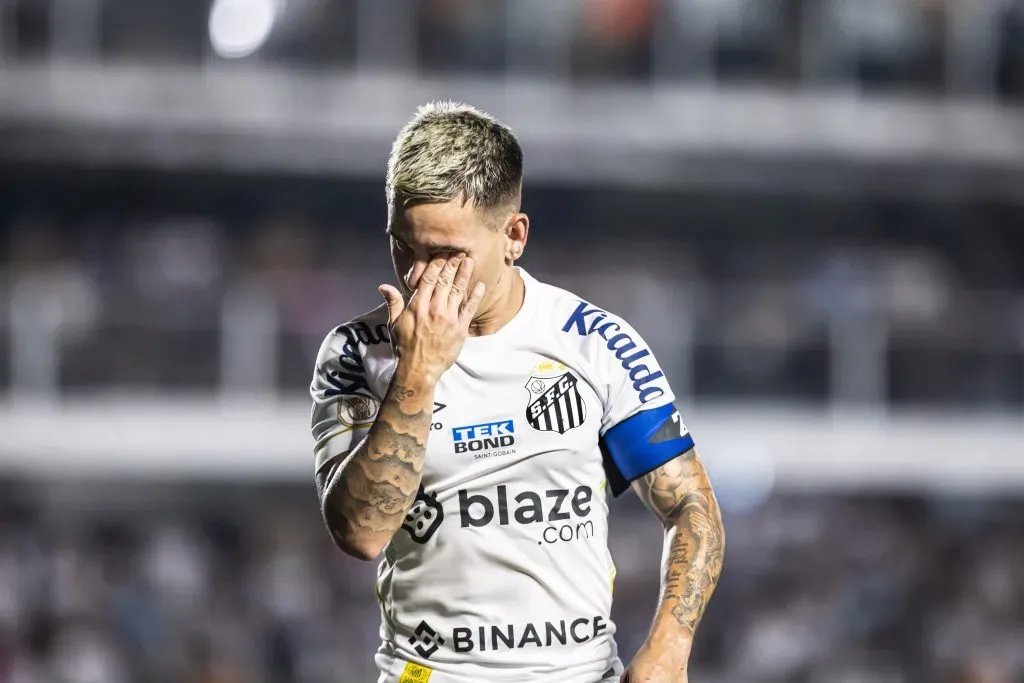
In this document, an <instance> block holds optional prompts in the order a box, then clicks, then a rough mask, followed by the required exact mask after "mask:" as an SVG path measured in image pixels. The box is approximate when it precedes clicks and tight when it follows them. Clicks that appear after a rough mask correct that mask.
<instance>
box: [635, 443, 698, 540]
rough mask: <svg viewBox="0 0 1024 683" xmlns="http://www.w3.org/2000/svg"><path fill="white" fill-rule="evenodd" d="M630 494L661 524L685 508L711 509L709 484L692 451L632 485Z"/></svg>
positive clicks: (669, 521)
mask: <svg viewBox="0 0 1024 683" xmlns="http://www.w3.org/2000/svg"><path fill="white" fill-rule="evenodd" d="M633 490H634V491H635V492H636V494H637V496H638V497H639V498H640V500H642V501H643V502H644V505H646V506H647V507H648V508H649V509H650V510H651V511H652V512H654V513H655V514H656V515H658V517H659V518H660V519H661V521H662V522H664V523H665V524H671V523H673V522H674V521H675V520H677V519H679V518H680V517H681V516H682V514H683V513H684V511H686V510H687V509H688V508H689V509H693V510H703V511H708V510H710V508H712V507H714V506H715V501H714V493H713V491H712V488H711V480H710V478H709V477H708V473H707V470H706V469H705V468H704V464H703V463H702V462H701V460H700V457H699V456H698V455H697V451H696V450H695V449H693V448H691V449H689V450H688V451H686V452H685V453H682V454H680V455H677V456H676V457H674V458H672V459H671V460H669V461H668V462H666V463H665V464H664V465H662V466H660V467H658V468H657V469H655V470H653V471H651V472H648V473H647V474H646V475H644V476H643V477H642V478H640V479H637V480H636V481H634V482H633Z"/></svg>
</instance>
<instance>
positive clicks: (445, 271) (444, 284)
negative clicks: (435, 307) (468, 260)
mask: <svg viewBox="0 0 1024 683" xmlns="http://www.w3.org/2000/svg"><path fill="white" fill-rule="evenodd" d="M464 258H465V256H464V255H463V254H456V255H455V256H452V257H450V258H449V259H448V260H447V261H445V264H444V268H442V269H441V273H440V274H439V275H438V276H437V284H436V285H434V292H433V296H432V299H433V300H434V302H435V303H439V304H447V303H448V295H449V294H450V293H451V291H452V285H453V284H455V273H456V272H458V270H459V266H460V265H462V260H463V259H464Z"/></svg>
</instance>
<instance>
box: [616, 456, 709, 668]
mask: <svg viewBox="0 0 1024 683" xmlns="http://www.w3.org/2000/svg"><path fill="white" fill-rule="evenodd" d="M634 487H635V488H636V491H637V494H638V495H639V496H640V498H641V500H643V501H644V503H645V504H646V505H647V506H648V507H649V508H650V509H651V510H653V511H654V512H655V513H657V515H658V517H659V518H660V519H661V521H662V523H663V524H664V526H665V547H664V552H663V555H662V580H661V601H660V603H659V605H658V612H657V614H656V616H655V619H654V624H653V626H652V629H651V634H650V640H651V641H652V644H653V643H657V644H659V645H661V646H663V647H660V648H659V649H660V650H665V651H667V650H672V651H676V652H679V653H680V654H681V657H682V658H683V659H684V660H685V658H687V657H689V646H690V643H691V642H692V640H693V634H694V633H695V632H696V630H697V625H698V624H699V623H700V620H701V617H703V616H704V610H706V609H707V606H708V602H709V601H710V600H711V595H712V593H714V590H715V586H717V584H718V578H719V576H720V575H721V573H722V561H723V557H724V553H725V529H724V527H723V525H722V514H721V511H720V510H719V508H718V501H717V500H715V494H714V491H713V490H712V488H711V482H710V481H709V479H708V476H707V472H706V471H705V469H704V466H703V464H702V463H701V461H700V458H699V457H698V456H697V454H696V452H695V451H694V450H692V449H691V450H690V451H688V452H687V453H684V454H683V455H680V456H679V457H677V458H676V459H674V460H672V461H671V462H668V463H666V464H665V465H663V466H662V467H660V468H658V469H657V470H655V471H654V472H651V473H650V474H648V475H647V476H646V477H644V478H643V480H640V481H637V482H636V483H635V484H634Z"/></svg>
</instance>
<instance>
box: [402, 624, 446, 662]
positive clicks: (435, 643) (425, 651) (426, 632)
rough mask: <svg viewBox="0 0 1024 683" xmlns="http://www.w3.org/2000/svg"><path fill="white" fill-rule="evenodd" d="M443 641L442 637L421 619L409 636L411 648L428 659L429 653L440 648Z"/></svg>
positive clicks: (431, 653)
mask: <svg viewBox="0 0 1024 683" xmlns="http://www.w3.org/2000/svg"><path fill="white" fill-rule="evenodd" d="M444 642H445V641H444V637H442V636H441V634H440V633H438V632H437V631H435V630H434V629H433V628H432V627H431V626H430V624H428V623H427V622H425V621H421V622H420V623H419V624H418V625H417V626H416V629H415V630H414V631H413V632H412V635H411V636H409V644H410V645H412V649H413V650H415V651H416V654H418V655H419V656H420V657H423V659H430V657H431V655H433V654H434V653H435V652H437V651H438V650H440V649H441V646H442V645H444Z"/></svg>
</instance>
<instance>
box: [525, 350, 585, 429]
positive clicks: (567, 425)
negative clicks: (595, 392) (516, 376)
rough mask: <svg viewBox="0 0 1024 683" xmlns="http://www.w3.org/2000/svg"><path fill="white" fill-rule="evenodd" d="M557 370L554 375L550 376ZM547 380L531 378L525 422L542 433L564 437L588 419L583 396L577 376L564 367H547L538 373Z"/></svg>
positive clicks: (548, 365)
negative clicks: (563, 435)
mask: <svg viewBox="0 0 1024 683" xmlns="http://www.w3.org/2000/svg"><path fill="white" fill-rule="evenodd" d="M550 370H554V373H553V374H548V372H545V371H550ZM536 371H538V372H544V375H545V376H540V375H539V374H535V375H532V376H531V377H530V379H529V381H528V382H527V383H526V390H527V391H528V392H530V403H529V404H528V405H527V406H526V421H527V422H529V423H530V426H531V427H533V428H534V429H536V430H539V431H542V432H558V433H559V434H565V433H566V432H567V431H569V430H570V429H573V428H574V427H579V426H580V425H581V424H583V422H584V420H586V419H587V406H586V404H585V403H584V402H583V397H582V396H581V395H580V391H579V386H578V385H577V383H578V380H577V379H576V375H574V374H572V373H571V372H569V371H568V370H567V369H566V368H565V366H564V365H557V366H556V365H554V364H553V363H544V364H542V365H541V366H540V367H538V368H537V369H536Z"/></svg>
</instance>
